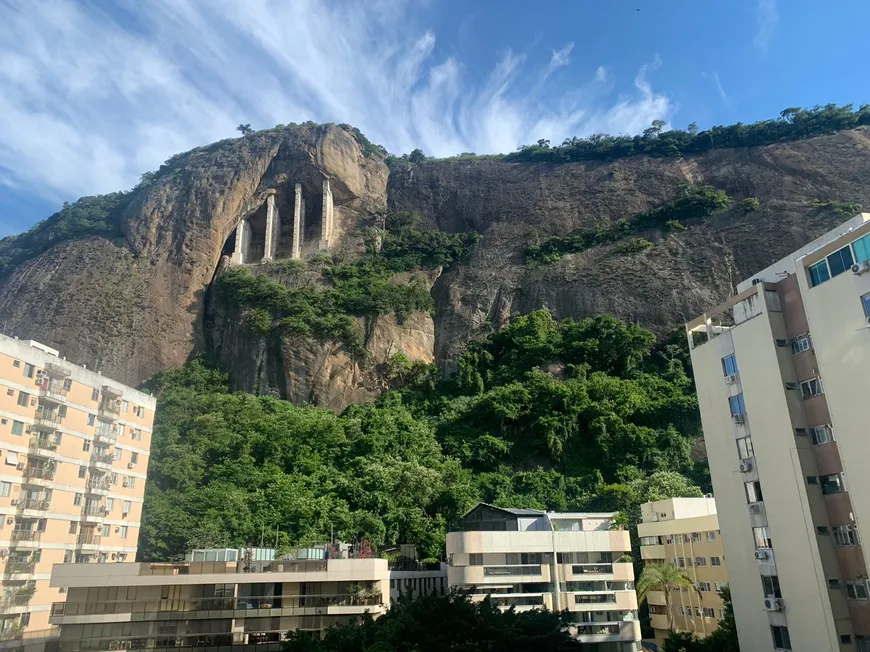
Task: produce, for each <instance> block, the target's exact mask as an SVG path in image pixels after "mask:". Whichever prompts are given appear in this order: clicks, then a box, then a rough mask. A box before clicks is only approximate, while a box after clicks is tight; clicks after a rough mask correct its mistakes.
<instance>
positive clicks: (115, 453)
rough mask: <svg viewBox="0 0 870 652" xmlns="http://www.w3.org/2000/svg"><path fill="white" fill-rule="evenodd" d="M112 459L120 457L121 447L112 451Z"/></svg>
mask: <svg viewBox="0 0 870 652" xmlns="http://www.w3.org/2000/svg"><path fill="white" fill-rule="evenodd" d="M112 459H114V460H115V461H118V460H120V459H121V449H120V448H116V449H115V450H114V451H113V458H112Z"/></svg>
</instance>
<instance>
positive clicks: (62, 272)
mask: <svg viewBox="0 0 870 652" xmlns="http://www.w3.org/2000/svg"><path fill="white" fill-rule="evenodd" d="M387 174H388V171H387V168H386V166H385V165H384V164H383V163H382V162H380V161H378V160H375V159H372V158H367V157H365V156H364V155H363V154H362V152H361V151H360V147H359V144H358V143H357V141H356V139H355V138H354V137H353V136H352V135H351V134H349V133H348V132H347V131H345V130H344V129H342V128H340V127H334V126H321V127H302V128H296V129H288V130H282V131H272V132H259V133H255V134H252V135H249V136H247V137H244V138H240V139H237V140H235V141H232V143H231V144H230V145H227V146H215V147H210V148H206V149H205V150H204V151H195V152H194V153H193V154H191V155H190V156H189V159H188V161H187V162H186V164H185V166H184V167H183V168H182V169H181V170H180V171H178V172H176V173H174V174H170V175H168V176H164V177H162V178H159V179H158V180H157V181H156V182H155V183H154V184H152V185H151V186H149V187H147V188H145V189H143V190H140V191H139V192H138V193H137V196H136V197H135V198H134V199H133V201H132V203H131V205H130V206H129V207H128V209H127V210H126V212H125V215H124V220H123V230H124V234H125V236H126V239H125V240H124V241H119V242H109V241H108V240H105V239H103V238H92V239H89V240H84V241H75V242H67V243H63V244H61V245H60V246H58V247H55V248H54V249H52V250H50V251H48V252H46V253H45V254H43V255H41V256H39V257H37V258H36V259H34V260H31V261H29V262H27V263H26V264H24V265H22V266H21V267H20V268H18V269H17V270H15V271H14V272H13V273H12V275H11V276H10V277H9V278H8V279H7V280H6V281H5V282H4V283H3V285H2V288H0V311H2V312H3V314H4V319H5V320H6V324H7V326H6V328H7V331H6V332H10V333H14V334H15V335H18V336H20V337H29V338H33V339H36V340H40V341H43V342H45V343H47V344H51V345H53V346H56V347H57V348H58V349H60V350H61V351H63V353H64V354H65V355H66V356H68V357H69V358H70V359H71V360H74V361H77V362H82V363H85V364H87V365H88V366H89V367H92V368H97V369H100V370H102V371H103V372H104V373H105V374H106V375H108V376H111V377H113V378H117V379H118V380H121V381H124V382H128V383H138V382H140V381H141V380H143V379H145V378H148V377H149V376H150V375H152V374H154V373H155V372H157V371H160V370H161V369H166V368H168V367H174V366H178V365H181V364H184V362H185V361H186V360H187V358H188V357H189V356H190V355H191V353H192V352H193V351H194V350H195V349H196V348H202V347H203V345H204V338H203V330H202V315H203V311H204V298H205V295H206V290H207V288H208V286H209V284H210V282H211V280H212V277H213V275H214V272H215V268H216V266H217V263H218V261H219V259H220V256H221V251H222V249H223V247H224V244H225V242H226V241H227V238H228V237H229V236H230V234H231V233H232V232H233V230H234V228H235V226H236V224H237V223H238V222H239V220H240V219H242V218H244V217H245V216H247V215H248V214H250V213H251V212H252V211H254V210H256V209H257V208H258V207H259V205H260V204H262V203H263V201H264V199H265V197H266V194H267V192H268V191H270V190H272V189H275V190H277V193H278V198H279V200H282V199H283V198H285V197H288V196H289V197H291V198H292V194H293V192H294V184H295V183H299V182H301V183H302V185H303V187H304V189H305V191H306V192H308V193H309V194H310V195H311V196H319V194H320V192H321V186H322V182H323V180H324V179H325V178H329V179H330V183H331V187H332V192H333V197H334V202H335V215H336V220H335V221H336V225H337V239H338V246H339V247H348V248H351V249H353V248H354V247H355V244H354V242H353V239H352V238H350V237H349V236H347V232H348V230H349V228H353V226H354V225H355V224H356V223H357V221H358V218H359V216H360V215H361V214H365V213H367V212H368V211H372V210H376V209H378V208H382V207H383V206H384V204H385V192H386V183H387ZM312 203H313V202H312ZM290 206H291V207H292V199H291V201H290ZM316 208H317V207H316V206H312V214H313V213H314V210H315V209H316ZM290 210H292V209H290ZM288 214H290V213H289V212H288ZM314 221H316V220H309V222H314ZM317 226H318V225H317V224H313V223H312V224H306V234H308V233H312V234H313V233H315V232H316V229H317ZM309 241H312V242H313V239H312V238H311V237H309ZM314 248H315V250H316V243H315V245H314Z"/></svg>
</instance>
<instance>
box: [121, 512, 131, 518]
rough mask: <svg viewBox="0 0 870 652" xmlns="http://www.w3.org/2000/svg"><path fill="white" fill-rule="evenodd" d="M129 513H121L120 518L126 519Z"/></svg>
mask: <svg viewBox="0 0 870 652" xmlns="http://www.w3.org/2000/svg"><path fill="white" fill-rule="evenodd" d="M129 513H130V512H121V518H127V514H129Z"/></svg>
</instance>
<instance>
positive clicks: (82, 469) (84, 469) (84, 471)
mask: <svg viewBox="0 0 870 652" xmlns="http://www.w3.org/2000/svg"><path fill="white" fill-rule="evenodd" d="M87 474H88V467H86V466H80V467H79V477H80V478H84V477H85V476H86V475H87Z"/></svg>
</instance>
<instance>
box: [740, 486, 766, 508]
mask: <svg viewBox="0 0 870 652" xmlns="http://www.w3.org/2000/svg"><path fill="white" fill-rule="evenodd" d="M743 486H744V487H745V488H746V502H747V503H748V504H750V505H751V504H752V503H760V502H761V501H762V500H764V496H762V495H761V483H760V482H758V480H756V481H755V482H745V483H744V484H743Z"/></svg>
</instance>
